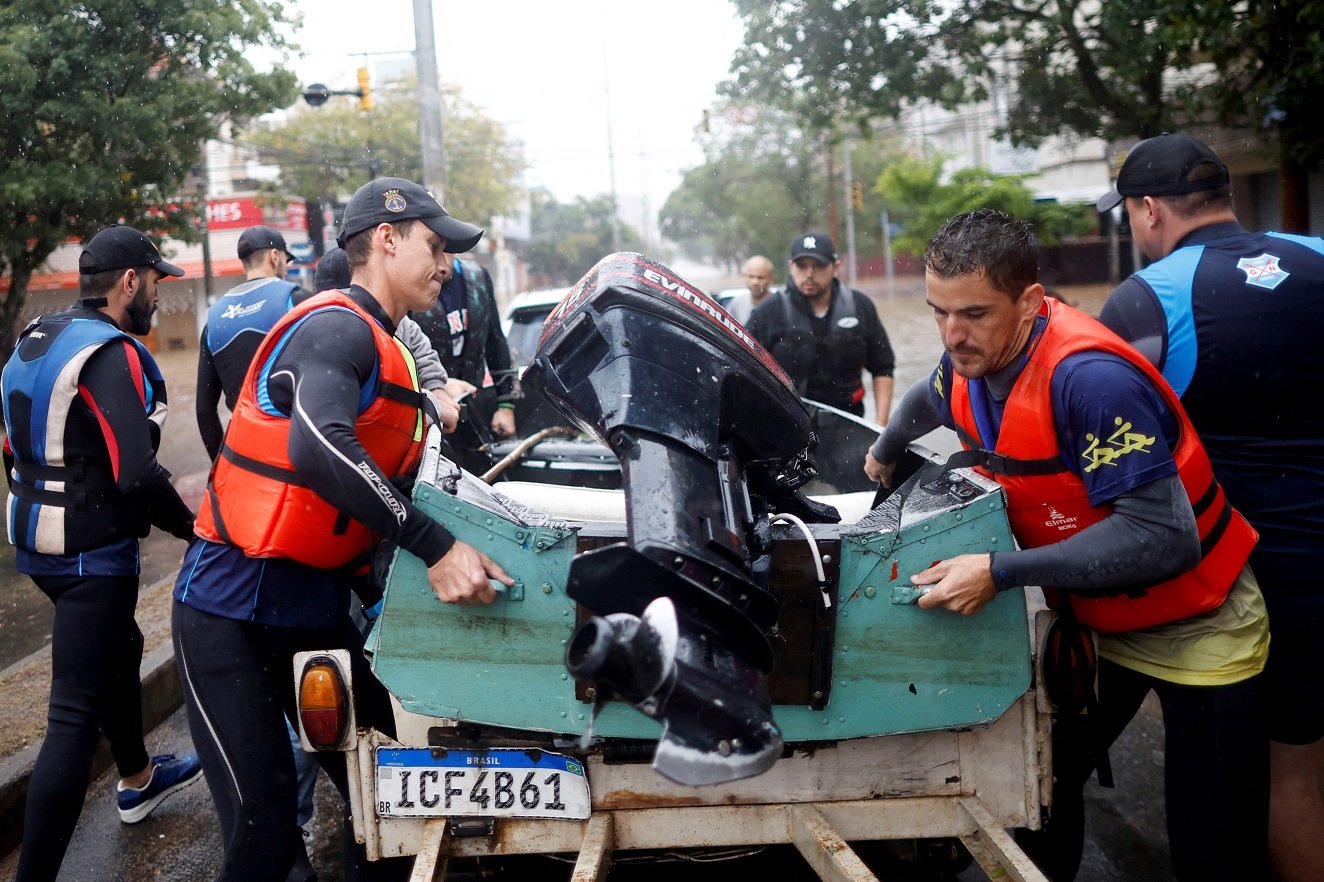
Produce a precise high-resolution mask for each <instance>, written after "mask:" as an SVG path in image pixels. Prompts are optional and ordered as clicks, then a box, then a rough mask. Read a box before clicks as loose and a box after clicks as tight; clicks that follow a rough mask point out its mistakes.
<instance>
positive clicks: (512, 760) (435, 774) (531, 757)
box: [377, 747, 592, 821]
mask: <svg viewBox="0 0 1324 882" xmlns="http://www.w3.org/2000/svg"><path fill="white" fill-rule="evenodd" d="M591 809H592V807H591V803H590V801H589V793H588V778H587V777H585V775H584V766H583V764H581V763H580V762H579V760H577V759H575V758H573V757H569V756H562V755H561V754H559V753H548V752H546V751H541V750H525V749H520V748H493V749H490V750H444V751H443V750H434V749H432V748H425V747H404V748H398V747H379V748H377V814H378V816H380V817H388V818H436V817H459V816H478V817H484V818H562V819H565V820H571V821H582V820H585V819H587V818H588V816H589V813H590V811H591Z"/></svg>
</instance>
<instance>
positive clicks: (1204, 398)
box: [1098, 134, 1324, 882]
mask: <svg viewBox="0 0 1324 882" xmlns="http://www.w3.org/2000/svg"><path fill="white" fill-rule="evenodd" d="M1123 203H1124V204H1125V207H1126V212H1127V215H1128V217H1129V218H1130V224H1131V235H1132V237H1133V239H1134V240H1135V243H1136V245H1137V246H1138V247H1139V248H1140V251H1141V252H1142V253H1143V254H1144V255H1145V257H1147V258H1149V259H1150V260H1153V261H1155V263H1152V264H1150V265H1149V266H1147V267H1145V268H1144V269H1142V270H1140V271H1139V272H1137V273H1135V274H1134V275H1132V276H1131V277H1130V278H1128V279H1126V280H1125V281H1123V282H1122V284H1121V285H1119V286H1118V287H1117V289H1116V290H1115V291H1113V292H1112V294H1111V295H1110V296H1109V298H1108V301H1107V302H1106V303H1105V304H1104V306H1103V311H1102V312H1101V313H1100V314H1099V321H1101V322H1103V324H1105V325H1107V326H1108V327H1110V328H1112V329H1113V330H1114V331H1116V332H1117V333H1118V334H1119V335H1120V336H1121V337H1122V338H1123V339H1124V340H1128V341H1130V342H1131V343H1132V344H1133V345H1135V346H1136V348H1137V349H1139V350H1140V352H1141V353H1142V354H1143V355H1144V356H1145V357H1146V358H1148V359H1149V360H1150V361H1151V362H1153V364H1154V365H1155V366H1156V367H1157V368H1158V369H1159V370H1161V371H1162V372H1163V376H1164V378H1165V379H1167V381H1168V382H1169V383H1170V384H1171V385H1172V388H1173V389H1175V390H1176V391H1177V394H1179V395H1180V396H1181V400H1182V406H1184V407H1185V408H1186V411H1187V413H1189V414H1190V416H1191V422H1192V423H1194V424H1195V428H1196V429H1197V430H1198V431H1199V432H1200V439H1201V440H1202V441H1203V442H1204V446H1205V449H1206V450H1208V451H1209V459H1210V461H1211V462H1212V463H1213V467H1214V474H1216V475H1217V476H1218V481H1219V483H1220V484H1222V486H1223V487H1225V488H1226V489H1227V496H1228V499H1230V500H1231V501H1232V504H1233V505H1235V506H1236V507H1237V509H1238V510H1239V511H1241V512H1244V513H1245V515H1246V519H1247V520H1249V521H1250V522H1251V524H1252V525H1254V527H1255V529H1256V530H1257V531H1258V532H1259V534H1260V541H1259V544H1258V545H1256V547H1255V551H1254V552H1253V553H1252V555H1251V563H1252V565H1253V566H1254V568H1255V576H1256V578H1257V579H1258V580H1259V583H1260V587H1261V589H1262V590H1263V591H1264V601H1265V604H1266V605H1267V607H1268V610H1269V622H1270V625H1271V628H1272V631H1273V643H1272V645H1271V647H1270V649H1269V661H1268V664H1267V666H1266V667H1265V678H1264V679H1265V694H1266V701H1267V713H1268V720H1269V739H1270V742H1269V770H1270V787H1269V852H1270V860H1271V863H1272V866H1273V871H1274V877H1275V878H1276V879H1278V880H1280V882H1287V880H1301V882H1306V880H1312V882H1313V880H1318V879H1324V848H1320V842H1321V840H1324V661H1321V656H1320V653H1319V648H1318V647H1319V640H1320V634H1321V632H1324V582H1322V581H1321V576H1320V572H1321V567H1324V417H1321V415H1320V412H1319V408H1318V407H1311V406H1303V403H1304V402H1306V401H1309V400H1310V399H1312V398H1314V397H1315V396H1316V395H1317V394H1318V392H1317V390H1316V386H1317V385H1318V382H1319V377H1320V376H1321V375H1324V348H1321V347H1320V345H1319V340H1318V336H1319V328H1320V327H1321V326H1324V239H1320V238H1318V237H1314V236H1295V235H1290V234H1286V233H1274V232H1268V233H1252V232H1248V231H1247V230H1245V229H1243V228H1242V227H1241V225H1240V224H1239V223H1237V217H1236V214H1235V213H1234V212H1233V210H1232V191H1231V181H1230V178H1229V175H1228V170H1227V167H1226V166H1224V165H1223V163H1222V162H1221V161H1220V160H1219V158H1218V155H1217V154H1216V153H1214V151H1213V150H1211V149H1210V148H1209V146H1208V145H1206V144H1204V143H1202V142H1201V141H1198V140H1197V139H1195V138H1192V137H1190V136H1189V135H1182V134H1165V135H1159V136H1157V137H1154V138H1149V139H1148V140H1145V141H1141V142H1140V143H1139V144H1137V145H1136V146H1135V147H1133V148H1132V149H1131V150H1130V152H1129V153H1128V154H1127V157H1126V161H1125V162H1124V163H1123V164H1122V168H1121V170H1120V172H1119V174H1118V177H1117V186H1116V187H1115V188H1114V189H1113V190H1112V191H1111V192H1110V193H1108V194H1107V195H1105V196H1104V197H1102V198H1101V199H1100V200H1099V202H1098V208H1099V210H1100V211H1112V210H1113V209H1114V208H1116V207H1117V206H1118V205H1121V204H1123Z"/></svg>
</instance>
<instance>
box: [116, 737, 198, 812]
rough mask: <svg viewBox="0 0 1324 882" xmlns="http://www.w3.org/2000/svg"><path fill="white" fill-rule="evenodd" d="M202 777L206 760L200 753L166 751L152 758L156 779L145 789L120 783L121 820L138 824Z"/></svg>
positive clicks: (153, 776)
mask: <svg viewBox="0 0 1324 882" xmlns="http://www.w3.org/2000/svg"><path fill="white" fill-rule="evenodd" d="M201 777H202V763H200V762H198V755H197V754H196V753H187V754H185V755H184V756H178V757H177V756H175V755H174V754H173V753H164V754H161V755H160V756H154V757H152V778H151V780H150V781H148V782H147V786H146V787H143V788H142V789H135V788H133V787H125V786H124V785H123V784H120V785H119V786H118V787H117V788H116V790H115V799H116V800H117V801H118V802H119V808H120V820H121V821H122V822H124V823H125V824H136V823H138V822H139V821H141V820H143V819H144V818H146V817H147V816H148V815H150V814H151V813H152V812H153V811H154V810H155V809H156V807H157V806H158V805H160V804H161V803H162V802H164V801H165V798H166V797H167V796H169V795H170V794H172V793H174V792H175V791H176V790H183V789H184V788H185V787H187V786H189V785H190V784H192V783H193V782H194V781H197V780H198V779H199V778H201Z"/></svg>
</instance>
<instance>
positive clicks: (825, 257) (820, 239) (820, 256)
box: [791, 232, 837, 264]
mask: <svg viewBox="0 0 1324 882" xmlns="http://www.w3.org/2000/svg"><path fill="white" fill-rule="evenodd" d="M802 257H812V258H814V260H817V261H818V262H819V263H821V264H829V263H833V262H834V261H836V259H837V246H835V245H833V244H832V237H831V236H829V235H828V234H827V233H822V232H817V233H805V234H804V235H801V236H796V237H795V241H794V242H792V243H791V262H792V263H794V262H795V261H797V260H799V259H800V258H802Z"/></svg>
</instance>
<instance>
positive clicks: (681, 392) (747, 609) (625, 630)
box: [524, 253, 838, 784]
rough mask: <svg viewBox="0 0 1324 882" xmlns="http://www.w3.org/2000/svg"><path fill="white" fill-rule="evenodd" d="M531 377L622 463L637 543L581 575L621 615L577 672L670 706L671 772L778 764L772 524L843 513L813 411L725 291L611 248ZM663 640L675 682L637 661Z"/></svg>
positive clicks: (736, 772)
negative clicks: (660, 624) (721, 300)
mask: <svg viewBox="0 0 1324 882" xmlns="http://www.w3.org/2000/svg"><path fill="white" fill-rule="evenodd" d="M524 382H525V383H527V384H529V385H533V386H535V387H537V388H538V389H539V390H540V391H541V392H542V393H543V394H544V395H546V397H547V398H548V399H549V400H550V401H551V402H552V403H553V404H554V405H555V406H556V407H557V408H558V409H559V410H561V411H562V412H563V413H564V414H565V415H566V417H568V418H569V419H571V420H573V421H574V422H576V423H578V424H579V425H580V426H582V427H584V428H585V429H587V430H588V431H591V432H592V433H593V434H595V435H597V436H598V437H599V438H601V439H602V440H603V442H604V443H605V444H606V445H607V446H608V447H609V448H610V449H611V450H612V451H613V452H614V453H615V454H616V456H617V457H618V458H619V459H620V461H621V469H622V475H623V481H624V487H625V494H626V520H627V538H626V542H624V543H621V544H617V545H612V546H608V547H606V548H600V549H596V550H594V551H589V552H585V553H583V554H581V555H579V556H578V557H576V559H575V561H574V562H573V563H572V565H571V569H570V577H569V584H568V592H569V594H570V596H571V597H572V598H573V599H574V600H576V601H577V602H579V603H580V604H582V605H583V606H585V607H587V608H588V609H589V610H592V611H593V612H594V613H596V614H597V615H598V616H601V617H605V618H603V619H600V620H595V621H593V622H589V623H586V624H584V625H581V630H580V632H577V633H576V635H575V636H574V637H573V638H572V641H571V652H570V653H568V659H567V661H568V664H569V666H570V668H571V671H572V673H575V675H576V676H577V677H579V678H580V679H582V680H585V681H586V682H590V683H594V684H595V685H601V687H602V689H600V690H599V692H600V693H601V692H602V691H604V690H605V691H609V692H611V693H612V694H614V695H616V696H618V697H621V698H624V699H626V700H628V701H629V702H630V703H631V704H634V705H635V706H636V707H640V708H641V709H646V708H652V709H653V710H654V711H655V713H650V716H656V718H658V719H659V720H660V721H661V722H662V723H663V725H664V730H663V736H662V739H661V740H660V742H659V747H658V751H657V753H656V755H655V757H654V767H655V768H657V769H658V770H659V771H660V772H662V773H663V774H665V775H667V777H670V778H672V779H673V780H676V781H678V782H680V783H686V784H704V783H717V782H720V781H724V780H735V779H738V778H744V777H748V776H750V775H755V774H758V773H760V772H762V771H765V770H766V769H767V768H769V767H770V766H771V765H772V764H773V763H774V762H775V761H776V759H777V757H778V756H780V754H781V747H782V744H781V736H780V733H779V731H778V730H777V727H776V723H775V721H774V720H773V718H772V710H771V702H770V700H769V697H768V688H767V674H768V672H769V671H770V670H771V668H772V649H771V646H770V644H769V642H768V636H767V635H768V632H769V631H770V630H771V628H772V627H773V626H774V625H775V624H776V621H777V603H776V601H775V599H774V598H773V597H772V595H771V593H770V592H768V591H767V590H766V589H765V588H763V587H760V586H759V585H758V584H756V581H755V579H754V578H753V575H752V571H751V560H752V558H753V557H757V556H759V555H761V554H763V553H765V552H766V551H767V549H766V548H762V547H759V545H758V543H759V539H758V536H759V535H761V534H766V531H759V530H757V529H756V524H757V522H759V521H760V520H763V521H766V518H767V513H768V512H769V511H778V512H782V513H790V514H795V515H797V516H799V517H801V518H803V519H804V520H808V521H819V522H824V521H827V522H835V521H837V520H838V517H837V513H836V511H835V510H834V509H832V508H831V507H830V506H826V505H821V504H819V503H815V502H813V501H811V500H809V499H808V498H807V497H805V496H804V495H803V494H802V493H800V492H799V489H798V488H799V487H801V486H802V485H803V484H804V483H805V482H806V481H808V480H809V479H810V478H812V477H813V476H814V473H815V470H814V466H813V457H812V453H813V449H814V447H815V445H816V443H817V442H816V438H815V436H814V432H813V431H812V428H811V419H810V414H809V411H808V410H807V408H806V407H805V405H804V404H803V403H802V402H801V401H800V399H799V398H798V397H797V395H796V392H795V390H794V388H793V386H792V385H791V383H790V381H789V379H788V378H787V377H786V375H785V374H784V373H783V372H782V371H781V369H780V368H779V367H778V366H777V364H776V362H775V361H774V360H773V359H772V357H771V356H770V355H769V354H768V353H767V352H766V351H765V350H764V349H763V348H762V347H761V346H760V345H759V344H758V343H757V341H755V340H754V339H753V338H752V337H750V336H749V334H748V332H746V331H745V329H744V328H743V327H742V326H741V325H739V324H738V323H737V322H735V320H733V319H732V318H731V317H730V316H729V315H728V314H727V313H726V312H725V310H723V309H722V308H721V307H720V306H718V305H717V303H716V302H715V301H714V300H712V298H710V297H709V296H708V295H707V294H704V293H703V292H701V291H699V290H697V289H695V288H694V287H693V286H691V285H689V284H688V283H687V282H685V281H684V280H683V279H681V278H680V277H679V276H677V275H676V274H675V273H673V272H672V271H671V270H669V269H667V268H666V267H665V266H663V265H661V264H659V263H656V262H654V261H651V260H649V259H648V258H645V257H643V256H642V255H638V254H625V253H622V254H613V255H609V256H608V257H606V258H604V259H603V260H602V261H601V262H599V263H598V265H597V266H596V267H594V268H593V270H591V271H590V272H589V274H588V275H586V276H585V277H584V278H583V279H582V280H581V281H580V282H579V284H578V285H576V286H575V287H574V288H573V289H572V290H571V292H570V293H569V294H568V295H567V296H566V298H565V299H564V300H563V301H562V302H561V304H560V306H558V308H557V309H556V311H555V312H553V313H552V315H551V316H549V317H548V320H547V323H546V325H545V326H544V331H543V335H542V339H541V341H540V343H539V347H538V351H537V353H536V355H535V356H534V359H533V362H532V364H531V366H530V367H529V368H528V369H527V370H526V372H525V374H524ZM751 543H753V546H754V547H751ZM660 598H665V599H667V601H668V605H669V609H670V612H669V613H666V615H669V616H671V617H672V618H674V635H672V636H673V639H669V640H667V641H663V642H662V643H660V644H658V643H657V641H656V640H651V639H645V638H644V637H641V636H640V634H641V629H642V633H643V634H644V635H648V634H649V633H650V631H651V630H655V627H656V625H655V624H653V625H650V624H649V618H648V616H646V615H645V610H646V609H650V608H651V607H650V604H653V603H654V602H655V601H657V600H659V599H660ZM662 615H663V613H661V612H658V611H656V610H655V611H654V614H653V620H654V623H655V622H656V621H660V620H661V619H660V618H658V617H659V616H662ZM613 616H626V617H631V618H633V620H634V621H633V622H632V623H631V622H630V621H629V620H628V619H621V618H619V617H618V618H613ZM655 644H656V645H662V646H664V647H665V652H666V653H668V658H666V659H664V660H662V662H661V664H662V667H664V668H666V669H667V670H670V671H671V676H669V677H667V678H664V679H663V680H662V681H660V682H659V681H657V680H655V679H653V678H652V677H651V675H650V676H639V675H638V674H639V672H638V671H632V670H631V668H630V666H631V665H637V666H639V667H640V669H641V670H643V669H647V670H650V671H651V670H652V668H651V667H650V666H654V667H655V666H656V665H657V664H659V662H658V661H657V660H656V659H653V658H651V657H647V658H645V656H647V653H644V654H643V655H640V652H639V648H640V647H641V646H654V645H655ZM589 650H592V651H591V652H590V651H589Z"/></svg>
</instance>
